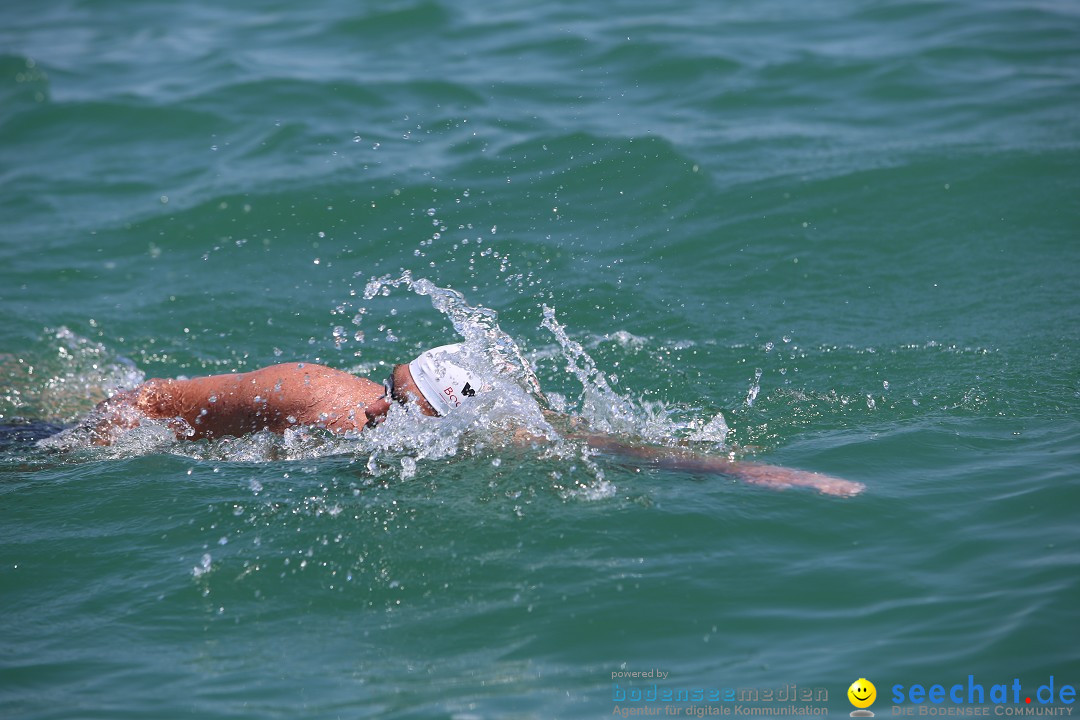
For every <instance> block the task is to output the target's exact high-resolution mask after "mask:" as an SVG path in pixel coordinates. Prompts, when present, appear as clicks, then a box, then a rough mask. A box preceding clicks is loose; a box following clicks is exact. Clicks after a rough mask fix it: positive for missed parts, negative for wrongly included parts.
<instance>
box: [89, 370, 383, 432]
mask: <svg viewBox="0 0 1080 720" xmlns="http://www.w3.org/2000/svg"><path fill="white" fill-rule="evenodd" d="M382 395H383V387H382V385H381V384H379V383H374V382H372V381H370V380H367V379H365V378H358V377H355V376H353V375H350V374H349V373H345V372H342V371H340V370H334V369H333V368H328V367H325V366H323V365H313V364H310V363H285V364H282V365H273V366H270V367H265V368H261V369H259V370H255V371H252V372H248V373H239V374H231V375H213V376H209V377H201V378H193V379H190V380H160V379H153V380H149V381H147V382H146V383H144V384H142V385H141V386H139V387H137V388H135V389H133V390H129V391H126V392H123V393H119V394H118V395H116V396H114V397H113V398H110V399H109V400H106V401H105V402H103V403H101V405H99V411H100V413H99V414H100V416H101V419H100V420H99V421H98V424H97V426H96V428H95V432H94V434H95V438H94V439H95V442H98V443H99V444H106V445H107V444H110V443H111V441H112V439H113V437H114V436H115V434H116V432H115V431H116V430H117V429H124V428H130V427H134V426H136V425H138V424H139V419H140V418H152V419H157V420H164V421H166V423H168V424H170V425H171V426H172V427H173V429H174V430H175V431H176V433H177V436H178V437H187V438H190V439H199V438H204V437H220V436H223V435H233V436H241V435H245V434H247V433H251V432H257V431H259V430H270V431H272V432H276V433H283V432H284V431H285V430H286V429H288V428H289V427H292V426H294V425H318V426H320V427H325V428H327V429H329V430H332V431H334V432H347V431H350V430H354V431H360V430H361V429H363V427H364V426H365V425H367V424H368V423H369V422H371V421H372V420H373V419H374V417H375V416H377V415H380V414H384V413H385V411H386V409H385V408H384V407H383V405H386V404H387V401H386V400H385V399H383V398H382V397H381V396H382Z"/></svg>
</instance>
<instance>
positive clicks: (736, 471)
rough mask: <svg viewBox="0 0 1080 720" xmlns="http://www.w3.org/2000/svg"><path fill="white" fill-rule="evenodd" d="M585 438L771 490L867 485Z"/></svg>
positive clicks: (832, 490) (829, 491) (825, 490)
mask: <svg viewBox="0 0 1080 720" xmlns="http://www.w3.org/2000/svg"><path fill="white" fill-rule="evenodd" d="M584 439H585V441H586V442H587V443H588V444H589V445H590V446H591V447H594V448H596V449H598V450H602V451H604V452H610V453H612V454H615V455H621V456H623V457H631V458H634V459H637V460H644V461H645V462H647V463H648V464H650V465H652V466H654V467H659V468H664V469H665V470H680V471H683V472H692V473H707V474H709V475H725V476H727V477H733V478H737V479H739V480H742V481H743V482H747V483H751V484H753V485H761V486H763V487H767V488H771V489H773V490H786V489H788V488H793V487H804V488H810V489H812V490H817V491H818V492H820V493H822V494H825V495H836V496H838V497H852V496H854V495H858V494H859V493H861V492H862V491H863V490H865V489H866V486H865V485H863V484H862V483H858V482H854V481H852V480H843V479H841V478H836V477H831V476H829V475H822V474H821V473H816V472H808V471H806V470H796V469H794V468H785V467H780V466H778V465H765V464H763V463H756V462H746V461H741V460H740V461H736V460H730V459H728V458H726V457H720V456H715V455H701V454H698V453H694V452H690V451H688V450H680V449H677V448H668V447H660V446H656V445H630V444H627V443H625V442H622V441H620V440H616V439H615V438H612V437H611V436H608V435H597V434H594V433H590V434H588V435H587V436H585V437H584Z"/></svg>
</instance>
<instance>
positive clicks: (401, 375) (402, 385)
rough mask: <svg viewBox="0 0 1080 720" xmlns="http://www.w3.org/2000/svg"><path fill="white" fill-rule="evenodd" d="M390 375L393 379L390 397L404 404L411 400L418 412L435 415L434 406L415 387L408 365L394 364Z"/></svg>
mask: <svg viewBox="0 0 1080 720" xmlns="http://www.w3.org/2000/svg"><path fill="white" fill-rule="evenodd" d="M391 377H392V378H393V380H394V390H393V393H392V396H391V397H392V398H393V399H394V400H396V401H398V402H399V403H402V404H405V403H407V402H411V403H412V404H414V405H416V406H417V407H419V408H420V412H422V413H424V414H425V415H431V416H435V415H438V414H439V413H437V412H435V408H433V407H431V403H429V402H428V401H427V400H425V399H424V396H423V395H421V394H420V389H419V388H417V387H416V382H415V381H413V376H412V371H411V370H409V365H408V364H407V363H406V364H404V365H395V366H394V371H393V373H391Z"/></svg>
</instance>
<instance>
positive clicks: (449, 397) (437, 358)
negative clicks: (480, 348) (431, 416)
mask: <svg viewBox="0 0 1080 720" xmlns="http://www.w3.org/2000/svg"><path fill="white" fill-rule="evenodd" d="M461 347H462V346H461V343H457V344H454V345H443V346H441V347H437V348H433V349H431V350H427V351H425V352H423V353H420V357H418V358H416V359H415V360H413V361H412V362H411V363H409V372H411V373H412V377H413V382H415V383H416V387H417V389H418V390H420V394H421V395H423V396H424V399H425V400H427V401H428V403H430V404H431V407H433V408H435V412H437V413H438V414H439V415H446V414H447V413H448V412H450V411H451V410H453V409H454V408H456V407H459V406H460V405H461V401H462V400H463V399H465V398H467V397H472V396H473V395H475V394H476V391H477V390H479V389H480V381H479V379H478V378H477V377H476V376H475V375H474V374H473V373H471V372H470V371H468V370H466V369H465V368H463V367H462V366H461V365H458V364H457V363H455V362H453V361H452V359H451V358H453V357H454V356H455V355H458V354H459V353H460V351H461Z"/></svg>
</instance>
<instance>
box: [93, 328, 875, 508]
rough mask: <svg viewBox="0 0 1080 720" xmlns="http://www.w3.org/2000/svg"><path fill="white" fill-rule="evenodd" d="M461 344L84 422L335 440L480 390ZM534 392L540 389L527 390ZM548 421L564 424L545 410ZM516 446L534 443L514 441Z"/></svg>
mask: <svg viewBox="0 0 1080 720" xmlns="http://www.w3.org/2000/svg"><path fill="white" fill-rule="evenodd" d="M460 352H461V345H444V346H441V347H437V348H434V349H432V350H428V351H425V352H423V353H421V354H420V356H419V357H417V358H416V359H415V360H413V361H412V362H409V363H404V364H401V365H395V366H394V368H393V370H392V371H391V373H390V375H389V376H388V377H387V378H386V380H384V381H383V382H381V383H378V382H374V381H372V380H369V379H367V378H361V377H357V376H355V375H351V374H349V373H347V372H343V371H341V370H335V369H333V368H330V367H326V366H324V365H315V364H311V363H284V364H281V365H272V366H270V367H265V368H261V369H259V370H253V371H251V372H246V373H238V374H228V375H212V376H209V377H199V378H192V379H190V380H162V379H152V380H148V381H146V382H145V383H143V384H142V385H139V386H138V387H136V388H134V389H132V390H126V391H123V392H120V393H117V394H116V395H114V396H113V397H111V398H109V399H107V400H104V401H102V402H101V403H99V404H98V406H97V409H96V410H95V412H94V413H92V414H91V415H90V418H89V419H88V428H89V430H90V436H91V439H92V441H93V442H94V443H95V444H98V445H110V444H112V443H113V442H114V441H115V439H116V438H117V436H118V435H119V433H121V432H123V431H124V430H126V429H130V428H134V427H137V426H138V425H139V423H140V421H141V420H142V419H154V420H161V421H164V422H165V423H166V424H167V425H169V426H170V427H171V428H172V429H173V430H174V432H175V433H176V435H177V437H178V438H180V439H184V438H187V439H191V440H198V439H201V438H210V439H212V438H217V437H223V436H229V435H231V436H234V437H239V436H242V435H247V434H249V433H254V432H258V431H260V430H269V431H271V432H275V433H279V434H281V433H284V432H285V431H286V430H287V429H288V428H290V427H308V426H315V427H320V428H324V429H326V430H329V431H331V432H334V433H339V434H340V433H347V432H361V431H363V430H364V429H365V428H374V427H376V426H378V425H379V423H381V422H383V420H385V419H386V415H387V413H388V412H389V411H390V408H391V407H392V406H393V404H394V403H397V404H401V405H411V406H414V407H416V408H417V409H418V410H419V411H420V412H421V413H423V414H424V415H429V416H445V415H447V414H449V413H451V412H453V411H454V410H455V409H456V408H458V407H460V406H461V404H462V403H463V402H467V401H468V398H470V397H472V396H475V395H476V394H477V392H484V391H485V390H486V389H487V385H486V384H485V383H484V382H483V381H482V379H481V378H479V377H478V376H476V374H475V373H474V372H472V371H471V370H469V369H466V367H464V365H463V364H461V362H460V356H459V354H460ZM536 389H537V390H539V388H538V387H537V388H536ZM545 416H547V417H548V419H549V420H552V421H555V422H557V423H558V424H560V425H565V424H566V422H565V420H566V419H565V418H561V417H560V416H558V415H557V414H556V413H553V412H550V411H545ZM582 424H583V423H581V421H578V420H574V419H570V421H569V425H570V427H569V429H568V430H567V432H566V433H565V434H566V436H568V437H570V438H573V439H578V440H582V441H584V442H586V443H588V445H589V446H591V447H593V448H595V449H596V450H598V451H600V452H606V453H611V454H613V455H617V456H620V457H624V458H630V459H635V460H638V461H642V462H644V463H645V464H648V465H653V466H656V467H661V468H665V469H670V470H680V471H684V472H690V473H698V474H702V473H703V474H710V475H724V476H729V477H735V478H739V479H741V480H743V481H745V482H749V483H752V484H756V485H763V486H767V487H771V488H774V489H784V488H789V487H807V488H812V489H815V490H817V491H819V492H822V493H825V494H829V495H838V496H844V497H847V496H851V495H856V494H858V493H859V492H861V491H862V490H863V485H862V484H860V483H856V482H851V481H848V480H841V479H839V478H833V477H829V476H827V475H821V474H819V473H811V472H806V471H803V470H794V469H790V468H782V467H776V466H773V465H763V464H760V463H754V462H742V461H735V460H731V459H729V458H726V457H719V456H711V455H704V454H701V453H695V452H692V451H690V450H686V449H681V448H671V447H664V446H656V445H642V444H632V443H629V442H625V441H623V440H620V439H618V438H615V437H613V436H611V435H605V434H600V433H593V432H590V431H587V430H583V429H582ZM518 439H519V440H521V441H523V442H536V441H539V440H540V438H535V437H532V436H527V435H525V434H523V433H522V434H519V436H518Z"/></svg>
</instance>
